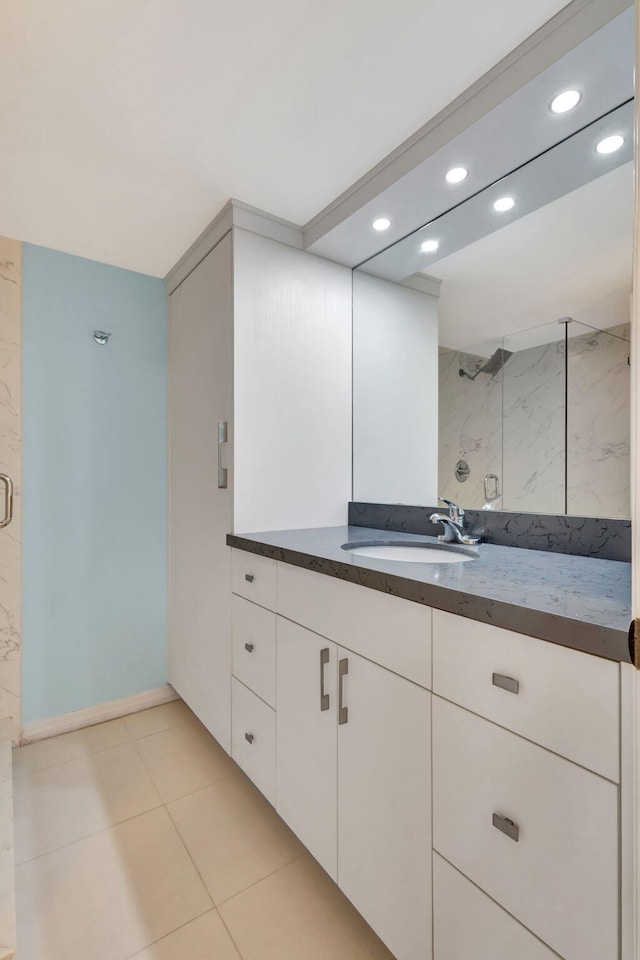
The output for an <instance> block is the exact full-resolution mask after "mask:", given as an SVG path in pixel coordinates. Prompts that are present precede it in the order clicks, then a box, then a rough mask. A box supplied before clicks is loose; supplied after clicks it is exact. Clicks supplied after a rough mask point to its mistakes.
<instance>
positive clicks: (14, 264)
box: [0, 237, 22, 742]
mask: <svg viewBox="0 0 640 960" xmlns="http://www.w3.org/2000/svg"><path fill="white" fill-rule="evenodd" d="M21 259H22V245H21V243H20V242H19V241H17V240H10V239H7V238H5V237H0V473H5V474H8V475H9V476H10V477H11V478H12V479H13V482H14V487H15V496H14V515H13V521H12V523H11V524H10V525H9V526H7V527H4V528H2V529H0V718H3V717H10V718H11V727H12V739H13V741H14V742H17V740H18V738H19V735H20V647H21V636H22V609H21V607H22V535H21V531H22V510H21V507H22V390H21V367H22V358H21V353H22V289H21V287H22V263H21ZM3 503H4V490H3V489H0V504H3ZM1 512H2V506H0V513H1Z"/></svg>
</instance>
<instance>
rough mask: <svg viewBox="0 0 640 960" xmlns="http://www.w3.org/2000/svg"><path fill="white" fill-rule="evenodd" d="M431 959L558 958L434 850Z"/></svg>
mask: <svg viewBox="0 0 640 960" xmlns="http://www.w3.org/2000/svg"><path fill="white" fill-rule="evenodd" d="M433 910H434V916H433V926H434V930H433V957H434V960H559V958H558V954H557V953H554V952H553V951H552V950H550V949H549V947H547V946H545V944H544V943H543V942H542V940H538V938H537V937H534V935H533V934H532V933H529V931H528V930H527V929H526V928H525V927H523V926H522V925H521V924H519V923H518V921H517V920H514V918H513V917H512V916H511V915H510V914H508V913H507V912H506V910H503V909H502V907H499V906H498V904H497V903H496V902H495V900H491V898H490V897H488V896H487V895H486V893H483V892H482V890H480V888H479V887H476V886H475V885H474V884H473V883H471V882H470V881H469V880H467V878H466V877H464V876H463V875H462V874H461V873H458V871H457V870H454V868H453V867H452V866H451V864H450V863H447V861H446V860H443V859H442V857H440V856H438V854H437V853H434V855H433Z"/></svg>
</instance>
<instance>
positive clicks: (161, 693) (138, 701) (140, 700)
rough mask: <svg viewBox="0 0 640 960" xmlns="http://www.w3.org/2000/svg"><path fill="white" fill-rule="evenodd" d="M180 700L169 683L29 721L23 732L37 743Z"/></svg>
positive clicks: (25, 740) (31, 741) (31, 740)
mask: <svg viewBox="0 0 640 960" xmlns="http://www.w3.org/2000/svg"><path fill="white" fill-rule="evenodd" d="M177 699H178V694H177V693H176V692H175V690H174V689H173V687H171V686H169V684H168V683H167V684H166V686H164V687H158V688H157V689H155V690H145V692H144V693H135V694H134V695H133V696H132V697H124V698H123V699H122V700H110V701H109V702H108V703H99V704H97V706H95V707H87V708H86V710H74V711H73V713H64V714H62V716H60V717H51V718H50V719H49V720H37V721H36V722H35V723H27V724H25V726H24V729H23V731H22V742H23V743H33V741H34V740H46V739H47V737H57V736H58V735H59V734H61V733H70V732H71V731H72V730H81V729H82V727H93V726H94V725H95V724H96V723H104V722H105V721H106V720H115V719H117V718H118V717H126V716H127V714H129V713H137V712H138V711H139V710H148V709H149V707H157V706H159V705H160V704H161V703H169V702H170V701H171V700H177Z"/></svg>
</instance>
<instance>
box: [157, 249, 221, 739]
mask: <svg viewBox="0 0 640 960" xmlns="http://www.w3.org/2000/svg"><path fill="white" fill-rule="evenodd" d="M232 320H233V317H232V309H231V238H230V236H227V237H225V238H224V239H223V240H222V241H221V242H220V243H219V244H218V246H217V247H215V248H214V249H213V250H212V251H211V253H210V254H209V255H208V256H207V257H205V259H204V260H203V261H202V263H201V264H200V265H199V266H198V267H196V269H195V270H194V271H193V273H191V274H190V275H189V276H188V277H187V279H186V280H184V282H183V283H182V284H181V285H180V286H179V287H178V288H177V290H175V291H174V293H172V294H171V296H170V298H169V679H170V681H171V683H172V685H173V686H174V687H175V689H176V690H177V691H178V693H179V694H180V696H181V697H183V698H184V700H186V702H187V703H188V704H189V706H190V707H191V709H192V710H193V711H194V713H195V714H196V715H197V716H198V717H199V718H200V720H201V721H202V723H203V724H204V725H205V727H207V729H208V730H209V731H210V732H211V733H212V734H213V736H214V737H215V738H216V740H218V741H219V743H220V744H221V745H222V746H223V747H224V749H225V750H227V751H229V750H230V749H231V551H230V549H229V547H227V546H226V542H225V538H226V534H227V533H228V532H229V530H230V529H231V527H232V522H233V521H232V512H231V480H232V471H231V469H229V473H228V486H227V488H226V489H219V487H218V436H217V433H218V430H217V426H218V421H219V420H224V421H227V422H228V424H229V432H228V436H229V441H231V438H232V430H231V422H230V421H231V388H232V383H231V371H232V356H231V342H232ZM227 447H228V448H229V449H227V450H225V462H226V463H227V464H228V465H229V467H230V466H231V450H230V447H231V443H230V442H229V443H228V444H227ZM226 458H228V459H226Z"/></svg>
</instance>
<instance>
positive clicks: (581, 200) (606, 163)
mask: <svg viewBox="0 0 640 960" xmlns="http://www.w3.org/2000/svg"><path fill="white" fill-rule="evenodd" d="M582 47H583V48H584V49H582V50H581V49H580V47H578V48H576V49H575V50H574V51H572V53H571V55H569V56H567V57H566V58H564V61H558V63H556V64H554V65H553V68H552V72H551V74H550V75H549V77H548V80H549V84H548V87H547V89H546V91H545V90H544V84H543V83H542V82H541V78H537V80H536V83H535V84H533V85H530V89H528V88H527V87H523V89H522V91H520V92H519V94H518V95H517V98H516V99H517V103H516V102H514V103H511V104H507V105H506V106H507V107H509V109H510V110H512V111H513V110H515V109H517V110H519V111H522V110H527V111H529V116H528V119H529V122H530V125H531V127H532V128H534V129H536V127H538V126H539V127H540V130H541V136H540V142H541V144H543V145H544V146H543V147H542V148H541V150H540V152H539V153H536V154H535V155H533V156H532V157H531V159H529V160H528V161H527V162H525V163H522V164H520V165H519V166H518V167H517V168H516V169H514V170H505V172H504V175H503V176H502V177H500V179H499V180H497V181H493V182H491V183H489V184H486V185H481V186H480V188H479V189H477V190H475V191H473V192H469V190H467V195H465V196H464V197H463V198H462V199H461V200H459V201H458V202H455V201H456V198H457V196H458V195H456V194H455V193H454V192H453V191H452V193H451V195H450V196H451V204H450V206H449V208H448V209H446V210H445V211H444V212H443V213H442V215H440V216H438V217H436V218H432V219H431V220H430V221H429V222H428V223H426V224H425V225H424V226H423V227H421V228H420V229H419V230H417V231H415V232H414V233H412V234H411V235H410V236H408V237H405V238H403V239H402V240H400V241H398V242H396V243H394V244H393V245H392V246H389V247H388V248H387V249H385V250H383V251H382V252H381V253H379V254H378V255H377V256H375V257H373V258H372V259H370V260H368V261H367V262H365V263H364V264H362V265H361V266H360V267H359V268H358V269H357V270H356V271H355V273H354V304H353V320H354V477H353V481H354V499H355V500H361V501H369V502H379V503H405V504H415V505H426V506H433V505H434V504H435V503H436V500H437V498H438V497H439V496H440V497H446V498H447V499H450V500H453V501H455V502H457V503H460V504H462V505H463V506H464V507H470V508H476V509H481V508H484V509H487V510H506V511H510V512H529V513H552V514H562V513H568V514H573V515H579V516H598V517H622V518H626V517H629V516H630V489H629V487H630V483H629V472H630V459H629V437H630V415H629V383H630V368H629V353H630V297H631V276H632V230H633V174H632V161H633V102H632V97H633V19H632V12H631V11H626V12H625V13H624V14H622V15H620V16H618V17H617V18H615V19H614V20H612V21H611V22H610V23H609V24H608V25H607V27H605V28H603V29H602V30H601V31H600V32H599V34H595V35H594V36H593V37H591V38H590V39H589V41H588V43H587V44H586V45H585V44H583V45H582ZM543 78H544V75H543ZM541 91H542V93H541ZM595 91H597V104H593V103H592V104H591V109H590V110H589V106H590V98H591V97H592V96H595ZM555 94H566V96H565V101H564V102H559V103H558V104H554V102H553V100H554V95H555ZM511 100H514V98H513V97H512V98H511ZM573 101H575V102H573ZM567 104H570V106H569V107H568V109H561V110H560V112H559V113H556V112H555V108H556V107H559V108H564V107H566V106H567ZM581 111H582V114H581ZM565 116H566V117H571V118H572V122H571V126H569V127H568V126H567V125H566V123H564V117H565ZM500 117H502V126H496V129H495V138H496V144H497V145H498V146H500V145H501V144H505V143H508V139H509V133H510V130H509V125H508V122H507V121H508V110H507V109H506V107H505V109H504V110H502V112H501V113H500ZM559 118H560V122H559V123H558V120H559ZM498 119H499V118H498ZM554 124H557V127H555V128H554ZM563 124H564V125H563ZM514 127H515V125H514ZM554 130H557V135H556V139H555V142H554V143H553V144H552V145H551V146H549V138H550V135H552V134H553V132H554ZM550 131H551V134H550ZM470 132H472V131H467V135H466V137H465V140H464V150H462V149H461V151H460V152H461V155H460V159H459V163H458V166H459V167H461V168H462V171H463V172H464V171H468V176H469V177H470V176H471V171H472V169H473V163H474V155H473V137H471V136H469V133H470ZM482 146H483V149H485V150H486V148H487V144H486V141H484V142H483V145H482ZM505 152H507V153H508V152H509V151H508V150H506V151H505ZM450 169H451V168H449V170H447V169H443V171H442V175H443V176H446V175H447V173H450ZM457 175H458V176H459V177H462V173H461V172H459V173H458V174H457ZM466 179H467V177H462V179H461V180H459V181H458V182H459V183H460V184H463V182H464V180H466ZM452 186H453V188H454V190H455V183H454V184H452ZM390 216H391V213H389V217H390Z"/></svg>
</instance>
